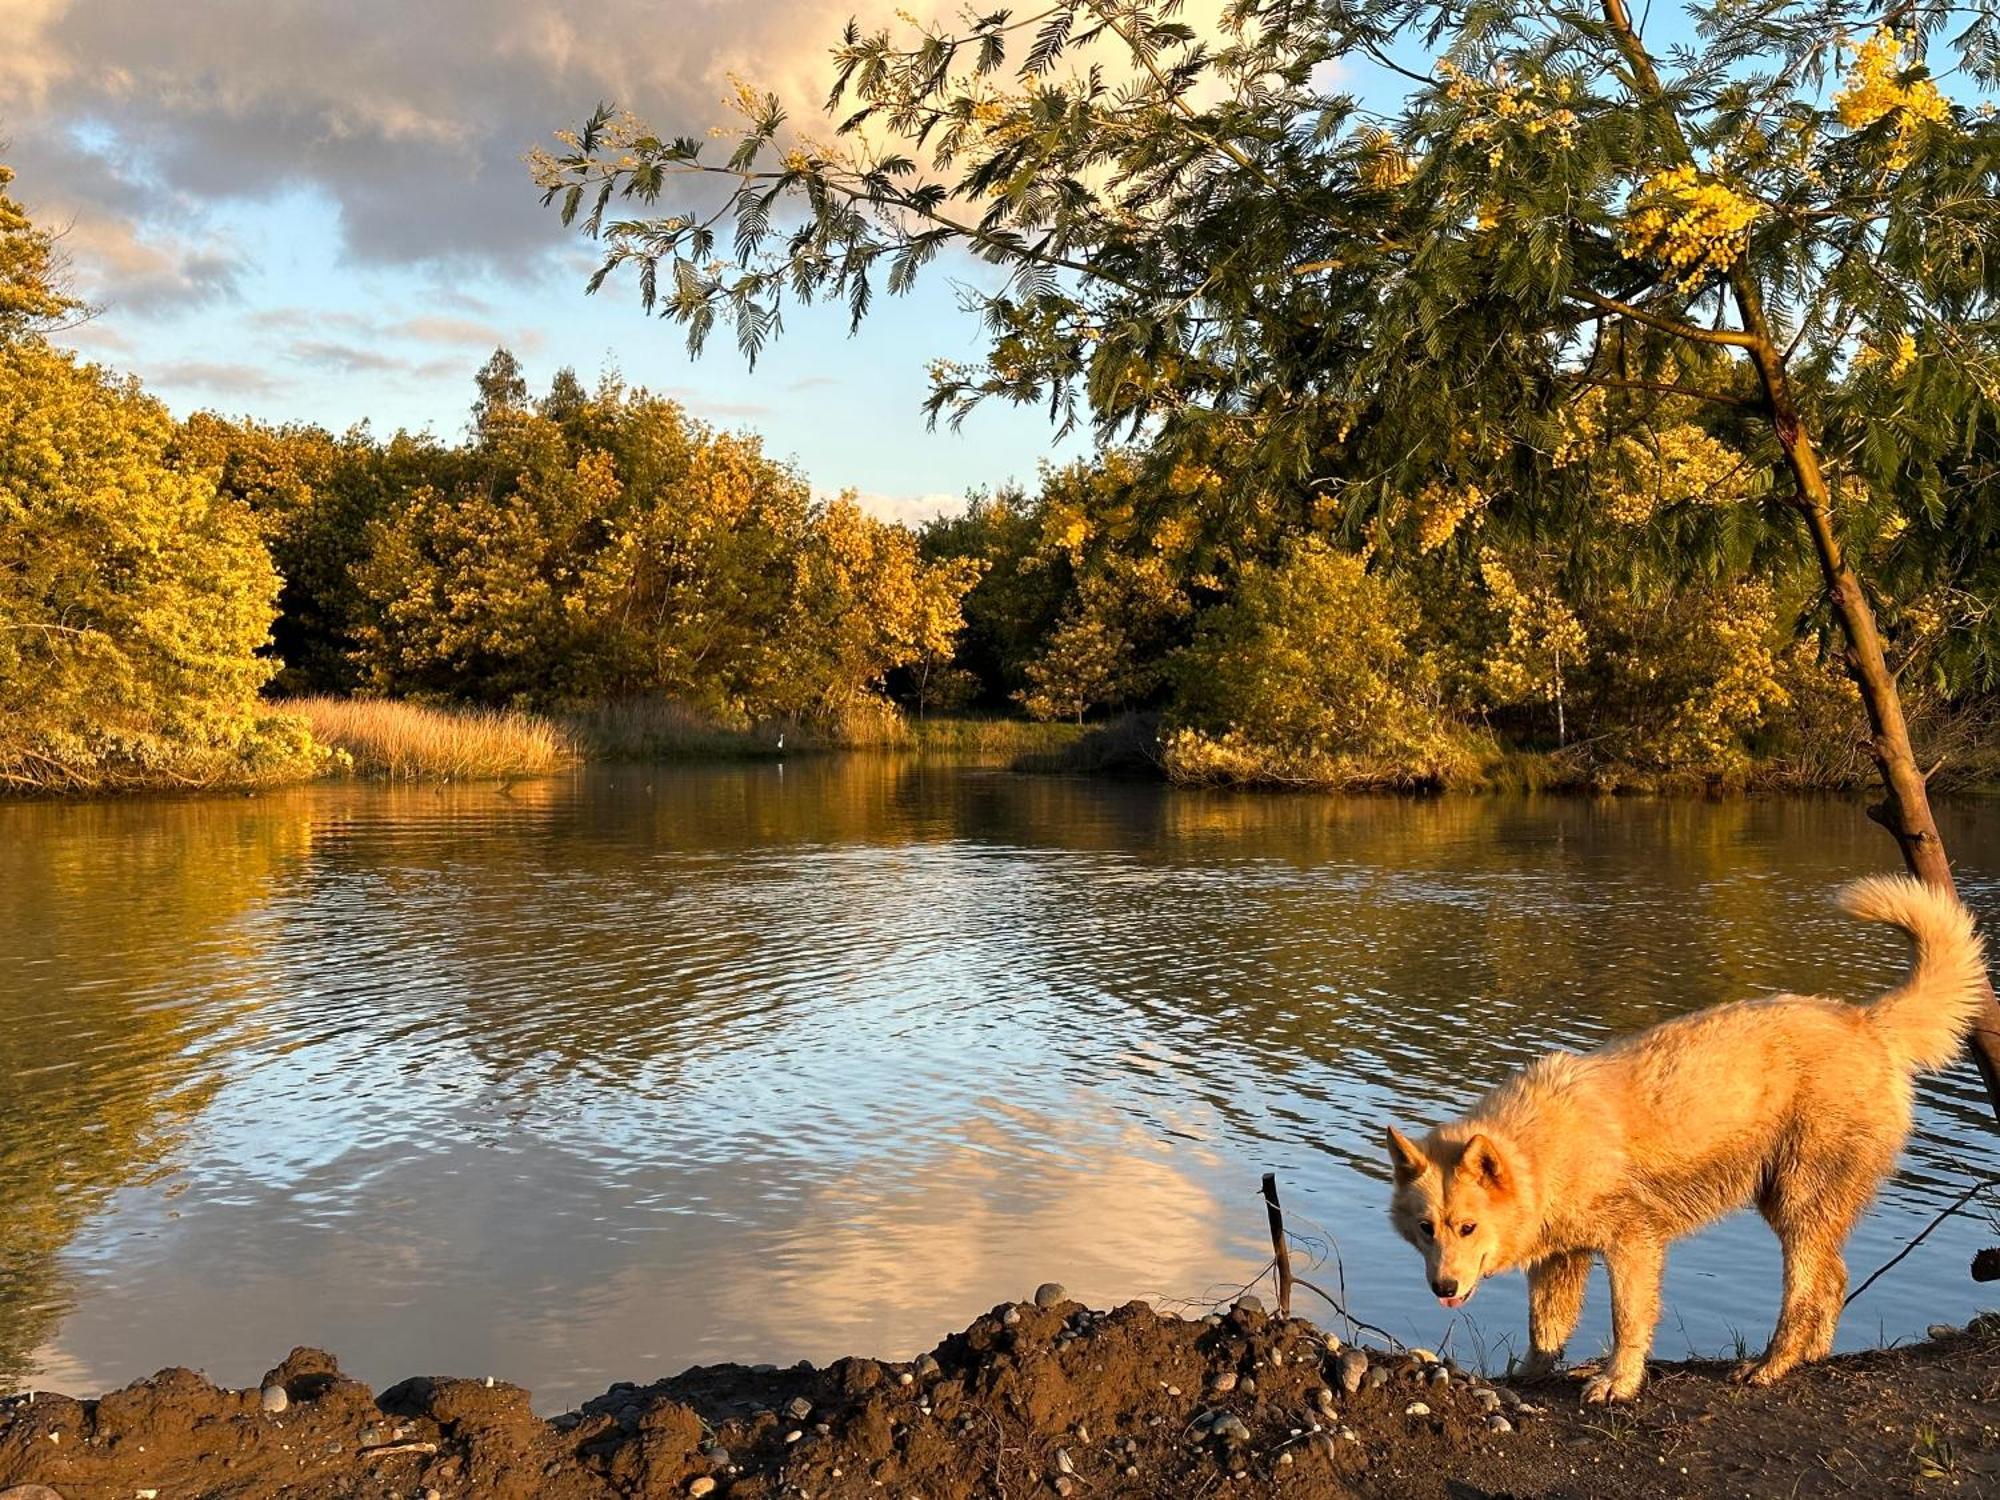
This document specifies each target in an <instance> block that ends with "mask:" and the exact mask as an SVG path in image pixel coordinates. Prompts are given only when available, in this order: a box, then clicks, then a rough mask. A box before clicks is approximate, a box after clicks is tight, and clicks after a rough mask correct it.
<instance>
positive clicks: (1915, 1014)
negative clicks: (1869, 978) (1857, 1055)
mask: <svg viewBox="0 0 2000 1500" xmlns="http://www.w3.org/2000/svg"><path fill="white" fill-rule="evenodd" d="M1840 904H1841V907H1842V908H1843V909H1844V910H1845V911H1846V912H1847V913H1848V915H1849V916H1855V917H1860V918H1861V919H1862V920H1863V921H1867V922H1886V923H1888V924H1889V925H1890V926H1891V927H1900V928H1902V929H1903V931H1904V932H1906V933H1908V934H1909V935H1910V941H1911V942H1912V943H1914V944H1915V945H1916V950H1917V951H1916V956H1915V958H1914V959H1913V960H1912V961H1911V964H1910V974H1909V977H1908V978H1907V979H1905V980H1904V981H1903V982H1902V984H1900V985H1898V986H1897V987H1896V988H1895V989H1893V990H1890V991H1889V992H1888V993H1887V994H1886V995H1883V996H1882V997H1881V998H1880V999H1879V1000H1876V1001H1875V1002H1874V1003H1873V1004H1872V1005H1870V1006H1869V1007H1868V1017H1869V1019H1870V1020H1872V1021H1873V1022H1874V1023H1875V1026H1876V1029H1877V1030H1878V1031H1880V1032H1881V1034H1882V1039H1883V1040H1884V1041H1886V1042H1887V1043H1888V1044H1889V1047H1890V1050H1891V1051H1893V1052H1895V1053H1896V1054H1897V1056H1899V1057H1900V1058H1902V1059H1903V1062H1904V1064H1905V1065H1906V1066H1907V1067H1909V1068H1911V1069H1913V1070H1914V1071H1917V1072H1929V1071H1930V1070H1932V1069H1934V1068H1942V1067H1944V1066H1945V1065H1946V1064H1948V1063H1949V1062H1950V1061H1951V1060H1952V1059H1953V1058H1954V1057H1956V1056H1957V1055H1958V1049H1959V1046H1960V1044H1961V1043H1963V1041H1964V1040H1965V1033H1966V1032H1967V1031H1968V1030H1970V1029H1971V1027H1972V1022H1973V1018H1974V1017H1976V1016H1977V1015H1978V1014H1979V1008H1980V1006H1981V1005H1982V1004H1983V1003H1984V1001H1985V997H1986V959H1985V955H1984V953H1983V951H1982V948H1981V944H1980V941H1979V935H1978V934H1977V933H1976V932H1974V931H1973V930H1972V913H1971V912H1969V911H1967V910H1966V909H1965V908H1964V907H1963V906H1962V905H1960V904H1959V900H1958V898H1957V897H1956V896H1954V895H1952V894H1951V893H1950V892H1948V891H1940V890H1937V889H1935V888H1933V887H1931V886H1928V885H1925V884H1924V883H1923V882H1922V881H1920V880H1914V879H1912V878H1911V877H1910V876H1907V875H1871V876H1869V877H1868V878H1867V879H1865V880H1857V881H1855V882H1854V883H1853V884H1852V885H1850V886H1847V887H1846V888H1845V889H1843V890H1842V891H1841V893H1840Z"/></svg>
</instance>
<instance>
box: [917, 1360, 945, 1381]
mask: <svg viewBox="0 0 2000 1500" xmlns="http://www.w3.org/2000/svg"><path fill="white" fill-rule="evenodd" d="M915 1369H916V1373H917V1378H918V1379H919V1380H934V1379H936V1378H937V1377H938V1376H939V1375H941V1374H943V1373H944V1371H943V1367H942V1366H941V1365H939V1364H938V1362H937V1356H936V1355H934V1354H919V1355H918V1356H917V1363H916V1366H915Z"/></svg>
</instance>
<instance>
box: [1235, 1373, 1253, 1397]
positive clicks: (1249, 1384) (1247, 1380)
mask: <svg viewBox="0 0 2000 1500" xmlns="http://www.w3.org/2000/svg"><path fill="white" fill-rule="evenodd" d="M1238 1389H1239V1390H1241V1391H1242V1392H1243V1394H1244V1395H1246V1396H1254V1395H1256V1394H1257V1382H1256V1379H1255V1378H1254V1377H1252V1376H1249V1375H1245V1376H1244V1377H1243V1384H1242V1385H1241V1386H1239V1387H1238Z"/></svg>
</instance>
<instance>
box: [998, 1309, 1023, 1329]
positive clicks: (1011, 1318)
mask: <svg viewBox="0 0 2000 1500" xmlns="http://www.w3.org/2000/svg"><path fill="white" fill-rule="evenodd" d="M1000 1321H1001V1322H1002V1323H1004V1324H1006V1325H1007V1326H1008V1327H1009V1328H1012V1327H1014V1326H1015V1325H1016V1324H1017V1323H1019V1322H1020V1321H1021V1309H1020V1308H1018V1307H1010V1308H1008V1309H1007V1310H1006V1311H1005V1312H1003V1313H1002V1314H1000Z"/></svg>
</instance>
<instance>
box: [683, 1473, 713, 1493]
mask: <svg viewBox="0 0 2000 1500" xmlns="http://www.w3.org/2000/svg"><path fill="white" fill-rule="evenodd" d="M688 1493H689V1494H690V1495H712V1494H714V1493H715V1481H714V1480H713V1479H710V1478H709V1477H708V1476H707V1475H706V1474H697V1475H696V1476H695V1477H694V1478H692V1479H690V1480H689V1481H688Z"/></svg>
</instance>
